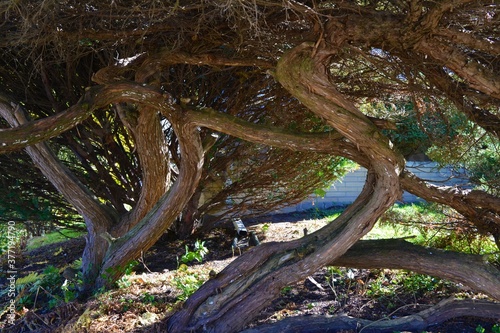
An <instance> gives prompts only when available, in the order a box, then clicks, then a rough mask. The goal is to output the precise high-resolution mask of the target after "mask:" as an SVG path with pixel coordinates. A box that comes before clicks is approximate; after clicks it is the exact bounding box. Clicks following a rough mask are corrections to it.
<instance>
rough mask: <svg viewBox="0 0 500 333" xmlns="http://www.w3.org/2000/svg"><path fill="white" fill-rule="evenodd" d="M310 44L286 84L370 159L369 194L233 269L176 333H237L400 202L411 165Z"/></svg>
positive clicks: (195, 299) (176, 320)
mask: <svg viewBox="0 0 500 333" xmlns="http://www.w3.org/2000/svg"><path fill="white" fill-rule="evenodd" d="M313 53H314V48H313V46H311V45H309V44H303V45H300V46H298V47H296V48H295V49H293V50H292V51H290V52H288V53H287V54H286V55H285V56H284V57H283V58H282V59H281V60H280V62H279V64H278V67H277V72H276V74H277V75H276V77H277V78H278V80H279V81H280V82H281V84H282V85H283V86H284V87H285V88H286V89H287V90H289V91H290V93H292V94H293V95H294V96H295V97H296V98H298V99H299V100H300V101H301V102H302V103H303V104H304V105H306V106H307V107H308V108H309V109H310V110H311V111H313V112H314V113H316V114H317V115H319V116H321V117H323V118H325V119H326V121H327V122H328V123H329V125H330V126H332V127H334V128H335V129H336V130H337V131H338V132H339V133H341V134H342V135H343V136H345V137H346V138H347V139H348V140H350V141H351V142H353V143H354V144H355V145H357V147H358V149H359V150H360V153H362V154H364V155H366V156H369V158H370V163H369V168H368V175H367V179H366V183H365V186H364V188H363V191H362V192H361V194H360V196H359V197H358V199H357V200H356V201H355V202H354V203H353V204H352V205H351V206H350V207H349V208H348V209H347V210H346V211H344V213H343V214H342V215H341V216H339V217H338V218H337V219H336V220H335V221H334V222H332V223H331V224H329V225H328V226H326V227H324V228H323V229H321V230H319V231H317V232H315V233H313V234H311V235H308V236H307V237H304V238H302V239H300V240H296V241H293V242H288V243H269V244H264V245H263V246H260V247H259V248H258V251H257V250H251V251H249V252H247V253H246V254H245V255H243V256H242V257H241V258H240V259H239V260H237V261H235V262H233V264H231V265H229V266H228V267H227V268H226V269H225V270H224V271H222V272H221V273H220V274H219V275H218V276H217V277H216V278H215V279H213V280H211V281H209V282H207V283H206V284H205V285H203V286H202V287H201V288H200V289H199V290H198V291H197V292H196V293H195V294H194V295H192V296H191V297H190V298H189V299H188V300H187V301H186V303H185V304H184V308H183V309H182V310H181V311H179V312H178V313H176V314H175V315H174V316H173V317H172V318H171V319H170V320H169V325H168V326H169V327H168V329H169V332H185V331H202V330H203V331H208V332H235V331H238V330H239V329H241V328H243V327H244V326H245V324H247V323H248V322H249V321H251V320H252V319H253V318H254V317H255V316H257V315H258V313H259V312H260V310H261V309H262V308H264V307H265V306H266V305H267V304H269V303H270V302H271V301H272V300H273V299H274V298H276V297H277V295H278V294H279V291H280V290H281V289H282V288H283V287H284V286H286V285H289V284H292V283H294V282H297V281H299V280H301V279H303V278H305V277H307V276H308V275H310V274H312V273H314V272H315V271H316V270H317V269H319V268H320V267H322V266H324V265H326V264H327V263H329V262H331V261H332V260H335V259H336V258H339V257H340V256H341V255H342V254H344V253H345V252H346V251H347V250H348V249H349V248H350V247H351V246H352V245H353V244H354V243H356V242H357V241H358V240H359V239H360V238H361V237H362V236H363V235H365V234H366V233H367V232H368V231H369V230H370V229H371V228H372V226H373V224H374V223H375V222H376V221H377V219H378V218H379V216H380V215H381V214H382V213H383V212H384V211H385V210H386V209H387V208H389V207H390V206H391V205H392V204H393V203H394V202H395V201H396V200H397V198H399V196H400V194H401V193H400V192H401V190H400V185H399V173H400V172H401V170H403V167H404V160H403V158H402V157H400V156H398V155H397V154H396V153H394V152H393V151H392V150H391V148H390V143H389V142H388V140H387V139H385V138H384V137H383V136H382V135H381V134H379V132H378V129H377V127H376V126H375V125H374V124H373V123H372V122H371V121H370V120H369V119H368V118H367V117H365V116H364V115H363V114H362V113H361V112H360V111H359V110H357V108H356V107H355V106H354V105H353V104H352V103H350V102H349V101H348V100H346V99H345V98H343V97H342V96H341V94H339V93H338V92H337V91H336V90H335V89H334V88H333V86H332V85H331V84H330V83H329V81H328V74H327V69H326V68H325V67H324V66H323V63H324V60H326V59H327V58H328V57H329V56H330V54H328V53H326V52H325V53H321V52H320V53H316V55H315V56H314V57H313V56H312V55H313Z"/></svg>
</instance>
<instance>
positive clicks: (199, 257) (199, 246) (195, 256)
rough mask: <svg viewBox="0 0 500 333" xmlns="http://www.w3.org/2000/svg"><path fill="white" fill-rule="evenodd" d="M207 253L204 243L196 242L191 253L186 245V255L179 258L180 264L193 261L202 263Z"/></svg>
mask: <svg viewBox="0 0 500 333" xmlns="http://www.w3.org/2000/svg"><path fill="white" fill-rule="evenodd" d="M207 253H208V249H207V248H206V247H205V241H200V240H196V242H195V243H194V249H193V251H190V250H189V247H188V246H187V245H186V253H185V254H184V255H183V256H182V257H181V262H183V263H184V264H187V263H190V262H191V261H193V260H196V261H198V262H202V261H203V258H204V257H205V255H206V254H207Z"/></svg>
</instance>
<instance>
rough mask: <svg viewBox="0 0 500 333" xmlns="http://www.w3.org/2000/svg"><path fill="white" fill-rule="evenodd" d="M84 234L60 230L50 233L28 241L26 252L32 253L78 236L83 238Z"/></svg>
mask: <svg viewBox="0 0 500 333" xmlns="http://www.w3.org/2000/svg"><path fill="white" fill-rule="evenodd" d="M84 234H85V233H84V232H82V231H75V230H61V231H56V232H51V233H49V234H46V235H44V236H40V237H33V238H31V239H30V240H28V245H27V250H28V251H32V250H35V249H37V248H39V247H42V246H45V245H49V244H55V243H60V242H64V241H67V240H68V239H70V238H78V237H80V236H83V235H84Z"/></svg>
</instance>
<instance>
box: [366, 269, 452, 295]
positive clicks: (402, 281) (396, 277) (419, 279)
mask: <svg viewBox="0 0 500 333" xmlns="http://www.w3.org/2000/svg"><path fill="white" fill-rule="evenodd" d="M452 286H453V284H451V283H450V282H447V281H445V280H441V279H439V278H436V277H432V276H429V275H424V274H417V273H413V272H404V271H394V272H392V273H390V274H386V272H385V271H381V273H380V274H379V275H378V276H377V278H376V279H373V280H371V281H370V282H369V286H368V287H367V289H366V295H367V296H370V297H374V298H381V297H385V298H387V299H389V298H393V297H395V296H396V294H397V293H410V294H413V295H414V297H422V296H424V295H425V294H428V293H435V292H438V291H440V290H443V289H444V288H445V287H452Z"/></svg>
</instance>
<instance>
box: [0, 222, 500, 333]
mask: <svg viewBox="0 0 500 333" xmlns="http://www.w3.org/2000/svg"><path fill="white" fill-rule="evenodd" d="M325 223H327V221H326V220H311V219H308V216H307V215H305V214H286V215H285V214H284V215H273V216H267V217H263V218H258V219H247V220H245V224H246V226H247V228H248V230H249V231H254V232H256V234H257V235H258V237H259V240H260V241H261V242H269V241H288V240H291V239H295V238H298V237H302V236H303V234H304V229H305V228H307V230H308V232H313V231H314V230H316V229H318V228H321V227H322V226H323V225H324V224H325ZM233 236H234V230H233V229H232V227H231V226H228V225H221V226H219V227H218V228H216V229H214V230H212V231H211V232H210V233H209V235H205V236H203V238H202V240H203V241H204V242H205V246H206V247H207V248H208V250H209V252H208V254H207V255H206V257H205V258H204V260H203V262H202V263H191V264H189V265H188V267H187V268H185V269H187V270H189V272H191V273H193V272H194V274H198V275H196V276H200V279H201V278H202V277H203V276H207V275H208V272H210V271H211V270H214V271H215V272H217V273H218V272H220V271H221V270H222V269H223V268H224V267H225V266H227V265H228V264H229V263H230V262H231V261H233V260H234V259H236V258H237V257H238V254H239V253H238V251H236V253H235V255H234V256H233V251H232V248H231V242H232V239H233ZM196 239H197V237H196V236H193V237H192V238H191V239H188V240H185V241H182V240H176V239H174V238H173V236H172V235H171V234H169V233H167V234H165V235H164V236H162V238H161V239H160V240H159V241H158V242H157V244H156V245H155V246H154V247H153V248H151V249H150V250H149V251H148V252H147V253H145V254H144V255H143V257H142V258H140V259H139V261H140V263H139V265H138V266H136V268H135V272H134V274H133V275H131V276H130V277H129V281H130V282H129V285H127V286H126V287H123V288H119V289H117V290H114V291H111V292H109V293H107V294H104V295H100V296H98V297H96V298H94V299H92V300H90V301H88V302H87V303H86V304H81V303H78V302H72V303H69V304H66V305H64V306H62V307H61V308H62V310H61V309H55V310H53V311H47V310H44V309H38V311H30V309H25V310H24V312H25V316H24V318H23V319H21V320H19V321H18V325H17V326H16V327H13V328H11V329H10V330H7V331H8V332H29V331H30V330H28V329H27V327H29V325H28V324H29V322H30V321H32V322H31V329H35V330H34V331H39V332H66V330H65V327H66V328H68V327H69V326H70V325H69V324H71V325H74V323H75V322H78V323H79V324H80V321H82V320H84V318H87V317H88V318H91V319H88V320H90V322H87V323H81V327H82V328H83V327H85V329H82V332H83V331H86V332H148V331H154V328H155V327H157V326H156V325H155V323H158V322H159V321H161V319H164V318H166V317H168V316H170V315H171V314H172V313H173V312H175V309H176V308H177V307H178V306H179V304H180V303H179V302H178V301H177V300H178V297H179V294H180V291H179V289H178V288H176V287H175V281H177V280H176V279H179V278H180V277H181V275H179V274H180V273H179V271H178V267H179V262H178V258H180V257H181V256H182V255H183V254H184V253H185V245H186V244H188V245H189V246H192V244H193V243H194V241H195V240H196ZM83 247H84V240H83V239H73V240H69V241H67V242H64V243H59V244H53V245H50V246H46V247H43V248H40V249H37V250H35V251H32V252H29V253H26V254H25V255H24V260H23V261H22V263H21V265H22V266H23V268H22V269H21V270H20V271H22V272H23V274H29V273H30V272H33V271H38V272H40V271H42V270H43V269H44V268H45V267H46V266H47V265H49V264H50V265H54V266H56V267H64V266H66V265H68V264H69V263H71V262H73V261H74V260H76V259H78V258H79V257H80V256H81V253H82V251H83ZM242 250H243V251H245V248H243V249H242ZM334 272H335V273H334ZM381 274H382V275H384V274H385V275H386V276H387V280H388V281H390V278H391V274H394V272H392V271H389V270H363V269H351V270H347V269H338V270H335V271H332V270H329V269H328V268H323V269H321V270H320V271H318V272H316V273H315V274H314V275H313V276H310V277H308V278H307V279H305V280H304V281H301V282H299V283H297V284H295V285H293V286H288V287H286V288H284V289H283V291H282V292H281V296H280V297H279V298H278V299H276V300H275V301H274V302H273V303H272V304H271V305H270V306H269V307H267V308H266V309H265V310H264V311H263V312H262V313H261V315H260V316H259V318H258V319H257V320H256V321H255V322H254V323H253V324H252V325H253V326H254V325H259V324H263V323H271V322H274V321H278V320H281V319H283V318H286V317H289V316H310V315H339V314H345V315H349V316H353V317H358V318H364V319H369V320H380V319H383V318H386V317H390V318H396V317H401V316H405V315H410V314H412V313H416V312H419V311H422V310H424V309H426V308H428V307H430V306H432V305H434V304H436V303H437V302H439V301H441V300H443V299H445V298H448V297H450V296H456V295H459V296H460V297H473V298H484V297H485V296H484V295H479V294H474V293H472V292H471V291H469V290H464V289H463V288H461V287H460V286H456V285H454V286H451V284H447V286H446V288H443V289H442V290H439V291H438V292H436V291H433V292H432V293H425V292H419V293H398V294H397V296H394V297H390V298H389V297H378V298H377V297H373V296H369V295H368V292H367V289H368V286H369V284H370V283H371V281H373V280H374V279H375V278H376V277H380V275H381ZM332 279H334V280H332ZM145 295H146V296H147V297H146V296H145ZM54 313H56V314H55V315H54ZM51 314H52V317H50V315H51ZM82 314H85V315H84V316H82ZM49 317H50V318H54V319H51V321H50V322H49V323H47V321H48V319H46V318H49ZM82 318H83V319H82ZM37 323H38V324H37ZM495 323H500V320H499V321H487V320H481V319H478V318H470V317H461V318H455V319H453V320H450V321H448V322H445V323H442V324H440V325H438V326H435V327H430V328H428V330H427V332H429V333H438V332H440V333H445V332H462V333H475V332H477V331H476V328H477V327H478V325H481V326H482V327H483V328H485V329H486V331H485V333H488V332H490V331H489V330H490V329H491V327H492V326H493V325H494V324H495Z"/></svg>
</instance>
